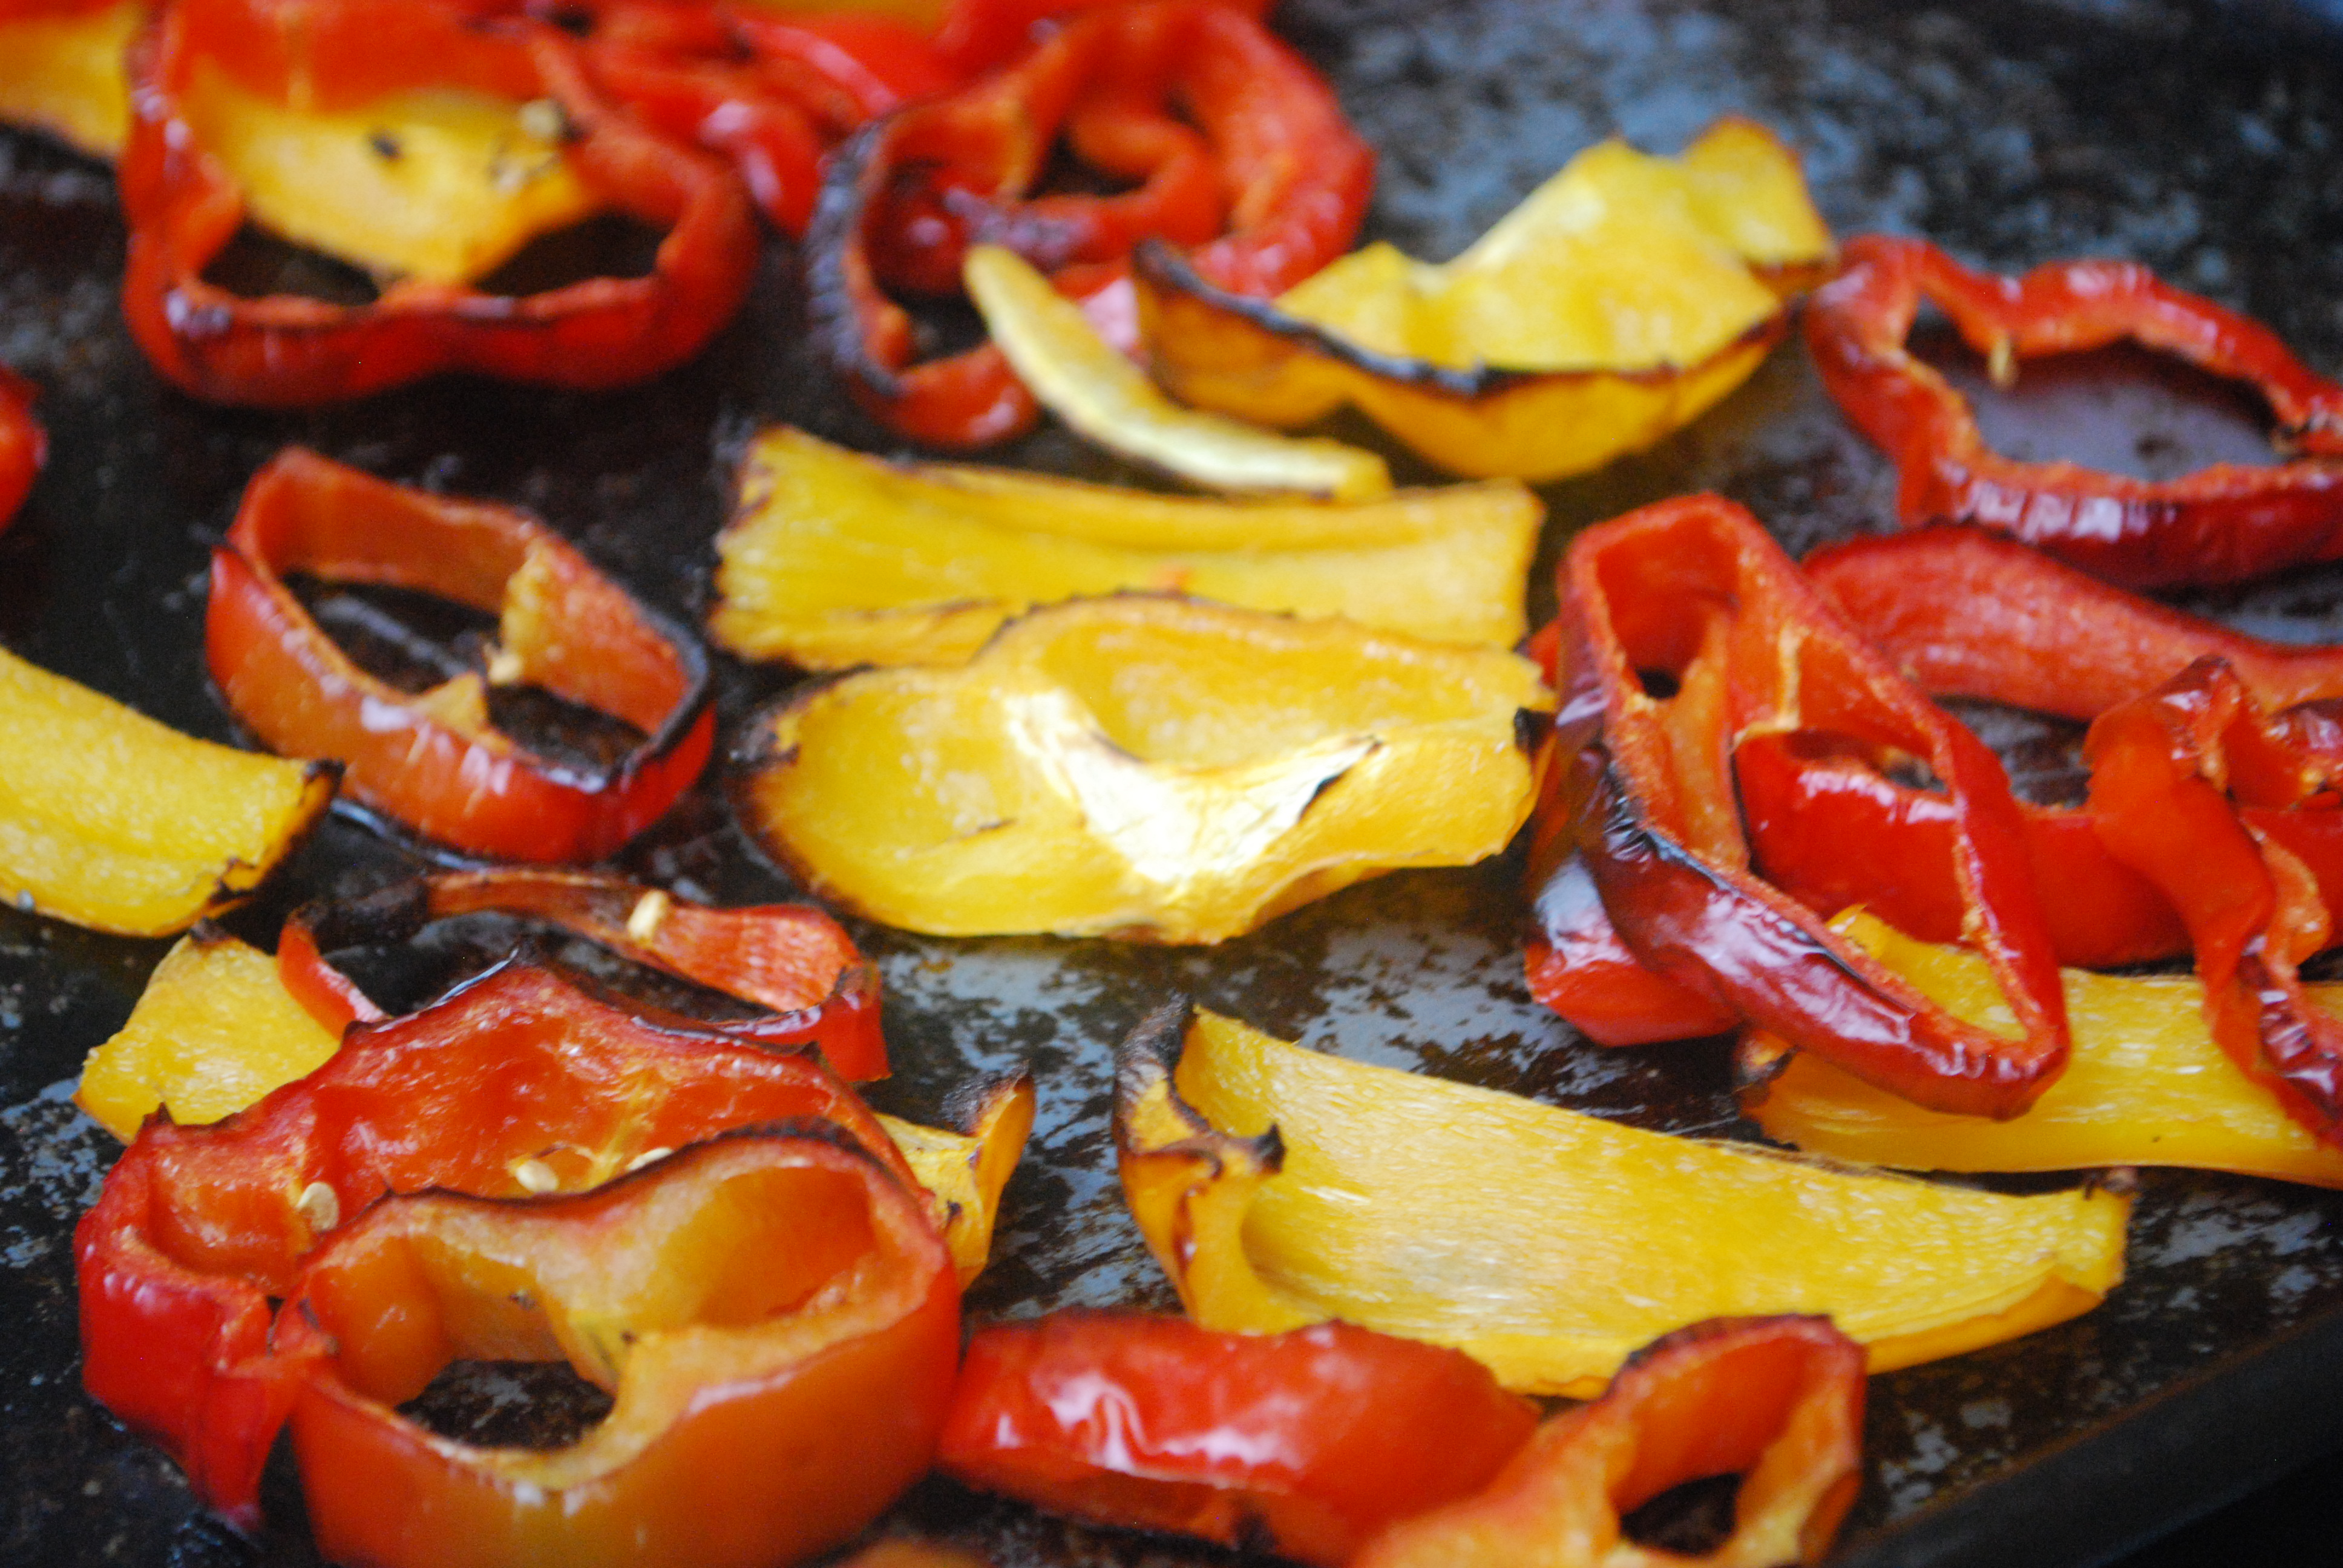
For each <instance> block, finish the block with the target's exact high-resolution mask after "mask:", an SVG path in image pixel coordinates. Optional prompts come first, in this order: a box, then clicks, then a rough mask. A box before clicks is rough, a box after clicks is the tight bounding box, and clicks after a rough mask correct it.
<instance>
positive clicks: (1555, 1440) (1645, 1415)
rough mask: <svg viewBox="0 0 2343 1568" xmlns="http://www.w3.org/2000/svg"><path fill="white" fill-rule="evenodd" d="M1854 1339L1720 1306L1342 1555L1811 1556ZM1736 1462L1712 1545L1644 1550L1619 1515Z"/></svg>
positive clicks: (1823, 1532)
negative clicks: (1437, 1506)
mask: <svg viewBox="0 0 2343 1568" xmlns="http://www.w3.org/2000/svg"><path fill="white" fill-rule="evenodd" d="M1863 1404H1864V1364H1863V1348H1862V1347H1861V1346H1860V1345H1857V1344H1856V1343H1855V1342H1853V1341H1852V1340H1849V1339H1848V1338H1847V1337H1846V1336H1845V1334H1842V1333H1840V1332H1838V1331H1837V1330H1836V1329H1835V1328H1833V1327H1832V1326H1831V1324H1830V1322H1829V1320H1828V1319H1825V1318H1812V1317H1778V1318H1720V1319H1716V1320H1714V1321H1712V1322H1704V1323H1695V1324H1694V1325H1693V1326H1692V1327H1690V1328H1686V1329H1680V1330H1678V1331H1677V1332H1674V1333H1672V1334H1669V1335H1667V1336H1666V1337H1665V1338H1663V1339H1660V1340H1655V1341H1654V1342H1652V1343H1651V1344H1649V1345H1646V1346H1645V1347H1644V1349H1643V1350H1641V1351H1638V1352H1636V1353H1635V1357H1634V1360H1633V1361H1631V1362H1628V1363H1627V1364H1626V1365H1625V1366H1624V1367H1623V1368H1622V1369H1620V1372H1619V1375H1618V1376H1617V1377H1615V1378H1614V1379H1613V1380H1612V1381H1611V1386H1610V1388H1609V1389H1608V1390H1606V1391H1605V1392H1604V1394H1603V1397H1602V1398H1600V1399H1598V1400H1596V1401H1594V1402H1593V1403H1591V1404H1585V1405H1582V1406H1580V1407H1579V1408H1578V1409H1576V1410H1574V1411H1570V1412H1565V1413H1564V1414H1562V1415H1558V1416H1555V1417H1554V1419H1552V1420H1551V1421H1549V1422H1546V1423H1545V1424H1544V1426H1543V1427H1541V1428H1539V1429H1538V1432H1537V1434H1536V1435H1535V1436H1534V1437H1532V1438H1531V1439H1530V1441H1529V1442H1528V1444H1527V1445H1526V1446H1525V1447H1523V1449H1522V1450H1521V1452H1519V1453H1517V1454H1515V1455H1514V1457H1513V1462H1511V1463H1509V1464H1508V1465H1507V1466H1506V1467H1505V1469H1504V1471H1503V1473H1501V1474H1500V1475H1498V1477H1497V1478H1496V1480H1495V1481H1494V1482H1493V1483H1491V1484H1490V1486H1489V1488H1488V1490H1487V1491H1485V1492H1483V1493H1481V1494H1480V1495H1478V1496H1476V1497H1473V1498H1470V1499H1467V1500H1466V1501H1464V1502H1463V1503H1455V1504H1453V1505H1452V1506H1450V1507H1448V1508H1446V1509H1443V1510H1442V1511H1440V1512H1438V1513H1432V1514H1428V1515H1426V1516H1424V1517H1423V1518H1420V1519H1414V1520H1410V1521H1408V1522H1406V1523H1402V1524H1399V1525H1397V1526H1394V1527H1393V1529H1392V1530H1391V1531H1389V1532H1388V1533H1385V1534H1384V1535H1383V1537H1382V1538H1381V1539H1380V1540H1378V1541H1375V1542H1373V1543H1372V1544H1370V1545H1369V1546H1368V1548H1367V1549H1366V1550H1365V1551H1364V1552H1363V1553H1360V1554H1359V1556H1358V1557H1356V1558H1355V1559H1353V1562H1354V1563H1356V1564H1357V1568H1453V1564H1457V1563H1538V1564H1541V1565H1542V1568H1606V1565H1607V1568H1627V1565H1629V1564H1634V1565H1637V1568H1641V1565H1644V1564H1651V1565H1653V1568H1657V1565H1658V1564H1660V1563H1678V1564H1685V1565H1687V1568H1694V1565H1699V1564H1711V1565H1714V1568H1778V1565H1782V1564H1787V1563H1819V1562H1821V1561H1822V1560H1823V1558H1824V1556H1825V1554H1827V1553H1828V1552H1829V1551H1830V1545H1831V1541H1832V1539H1833V1538H1834V1537H1835V1535H1836V1534H1837V1533H1838V1527H1839V1523H1840V1521H1841V1520H1843V1519H1845V1517H1846V1511H1847V1509H1848V1507H1849V1506H1850V1505H1851V1504H1853V1503H1854V1502H1855V1493H1856V1492H1857V1490H1859V1489H1860V1487H1861V1485H1862V1482H1863ZM1733 1473H1740V1474H1742V1476H1743V1478H1744V1479H1743V1482H1742V1485H1741V1490H1740V1492H1739V1493H1737V1494H1736V1495H1735V1498H1734V1503H1733V1533H1732V1534H1731V1535H1729V1536H1727V1537H1726V1538H1725V1541H1724V1543H1722V1544H1720V1545H1719V1546H1717V1548H1716V1549H1715V1551H1713V1552H1705V1553H1700V1554H1699V1555H1697V1556H1689V1557H1688V1556H1680V1555H1678V1554H1676V1553H1672V1552H1646V1551H1644V1550H1643V1549H1641V1548H1639V1547H1637V1546H1635V1545H1634V1543H1631V1542H1628V1541H1625V1540H1624V1539H1623V1536H1624V1531H1623V1529H1622V1527H1621V1524H1620V1516H1621V1515H1623V1514H1625V1513H1632V1512H1633V1511H1634V1510H1635V1509H1636V1508H1638V1507H1640V1506H1642V1505H1643V1504H1644V1503H1647V1502H1649V1501H1650V1500H1651V1499H1652V1498H1654V1497H1656V1496H1658V1495H1659V1494H1660V1493H1663V1492H1665V1491H1666V1490H1668V1489H1669V1488H1670V1487H1672V1486H1679V1485H1682V1484H1684V1483H1686V1482H1690V1481H1699V1480H1703V1479H1704V1478H1706V1477H1709V1476H1713V1475H1729V1474H1733Z"/></svg>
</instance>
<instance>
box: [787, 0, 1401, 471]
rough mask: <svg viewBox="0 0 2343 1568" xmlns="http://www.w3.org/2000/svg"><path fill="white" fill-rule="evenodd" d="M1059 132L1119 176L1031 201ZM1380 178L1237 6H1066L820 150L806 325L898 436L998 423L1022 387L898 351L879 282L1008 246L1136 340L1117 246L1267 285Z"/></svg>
mask: <svg viewBox="0 0 2343 1568" xmlns="http://www.w3.org/2000/svg"><path fill="white" fill-rule="evenodd" d="M1061 134H1062V135H1063V136H1064V137H1065V138H1066V140H1067V142H1068V143H1069V145H1070V146H1071V147H1072V148H1073V150H1074V151H1075V153H1076V154H1077V155H1078V156H1081V158H1082V159H1083V160H1084V161H1085V162H1086V163H1088V164H1089V165H1091V166H1092V167H1094V168H1096V169H1098V170H1100V171H1101V172H1102V173H1104V174H1106V175H1108V176H1111V177H1113V178H1115V179H1117V180H1120V181H1123V182H1126V183H1132V182H1135V183H1133V185H1132V188H1131V189H1127V190H1124V191H1121V192H1120V193H1119V194H1116V195H1112V196H1075V195H1041V196H1034V195H1031V191H1032V190H1033V187H1034V186H1036V184H1037V183H1038V182H1039V181H1040V179H1041V176H1042V174H1043V173H1044V171H1045V168H1046V166H1047V164H1048V161H1049V156H1050V152H1051V147H1052V146H1053V145H1054V144H1055V143H1056V142H1057V140H1058V139H1059V137H1060V136H1061ZM1373 177H1374V155H1373V153H1372V152H1371V151H1370V150H1369V149H1368V147H1367V146H1366V144H1365V143H1364V142H1363V141H1362V140H1360V138H1359V136H1358V135H1357V133H1355V132H1354V131H1353V130H1352V129H1351V127H1350V125H1349V123H1348V122H1347V121H1346V120H1345V119H1344V118H1343V117H1342V109H1341V107H1340V106H1339V105H1337V103H1336V102H1335V99H1334V95H1333V93H1332V89H1331V88H1329V87H1328V86H1327V85H1326V83H1325V81H1324V80H1323V79H1322V77H1320V76H1319V75H1318V74H1317V73H1316V72H1315V71H1314V70H1312V68H1311V67H1310V66H1309V65H1307V64H1306V63H1305V62H1304V61H1303V60H1302V58H1301V56H1299V55H1296V54H1294V53H1293V52H1292V50H1291V49H1289V48H1287V47H1286V46H1285V45H1283V44H1282V43H1280V42H1278V40H1277V39H1276V38H1275V37H1274V36H1272V35H1271V34H1270V32H1269V30H1268V29H1267V28H1266V27H1264V26H1262V25H1261V23H1259V22H1258V21H1256V20H1254V19H1253V17H1252V16H1251V15H1248V14H1247V13H1246V12H1245V11H1244V10H1242V9H1241V8H1237V7H1232V6H1228V5H1217V4H1212V0H1130V3H1126V4H1121V5H1109V6H1102V7H1100V8H1098V9H1095V10H1091V11H1086V12H1084V13H1082V14H1081V15H1076V16H1074V17H1073V18H1072V19H1071V20H1070V21H1068V22H1067V23H1066V24H1065V25H1064V26H1062V27H1061V28H1060V29H1059V31H1058V32H1056V33H1055V34H1054V35H1051V36H1050V37H1048V38H1046V39H1045V40H1043V41H1042V42H1041V44H1040V45H1038V46H1036V47H1035V48H1034V49H1033V50H1032V51H1031V53H1030V54H1028V55H1025V56H1024V57H1023V58H1022V59H1021V60H1019V61H1018V62H1017V63H1016V64H1014V65H1011V66H1009V67H1008V68H1006V69H1004V70H1003V71H1001V72H999V73H997V74H995V75H991V76H988V77H985V78H983V79H981V80H980V81H978V82H975V83H973V84H971V85H970V86H968V87H966V88H963V89H961V90H960V91H959V92H957V93H954V94H951V95H947V96H945V97H942V98H938V99H933V100H930V102H927V103H924V104H919V105H914V106H910V107H909V108H907V109H905V110H903V111H901V112H900V113H899V114H896V115H893V116H889V117H888V118H886V119H884V120H881V121H880V122H878V123H877V124H875V125H872V126H870V127H869V128H867V129H866V130H864V131H862V132H860V133H859V134H858V135H857V136H856V137H855V138H854V139H853V140H852V141H850V142H849V143H847V144H846V146H844V147H843V148H841V149H840V152H839V153H838V155H837V156H835V157H834V158H833V159H832V160H831V163H830V173H829V176H828V180H827V183H826V185H825V186H824V189H823V194H822V198H821V204H820V208H819V209H818V211H817V213H816V215H815V218H814V223H813V226H812V227H811V229H810V230H809V234H808V238H807V251H808V257H807V268H808V286H809V290H810V293H811V295H812V301H811V309H812V314H813V317H814V330H815V333H816V335H817V337H819V339H820V342H821V344H822V346H823V350H824V352H825V354H826V355H827V356H828V357H829V358H830V361H831V363H832V364H833V365H835V366H837V367H839V369H840V372H841V374H843V376H844V377H846V379H847V382H848V385H849V387H850V388H851V390H852V391H853V393H854V395H855V397H857V399H858V400H860V402H861V403H862V404H863V406H864V407H867V408H869V409H870V411H871V412H872V413H873V414H874V415H875V416H877V417H879V418H880V419H881V420H883V421H884V422H885V423H886V424H887V425H888V427H890V428H891V429H893V430H894V431H896V432H897V433H898V434H899V435H902V436H906V437H910V438H911V439H913V440H917V441H923V442H926V443H928V444H930V445H931V446H940V447H979V446H983V445H986V444H988V443H990V442H994V441H999V440H1002V439H1005V438H1007V437H1011V436H1013V435H1015V434H1017V433H1018V432H1020V431H1021V430H1023V429H1025V428H1026V427H1029V426H1030V425H1031V423H1032V421H1033V419H1034V417H1035V414H1036V408H1035V405H1034V402H1033V399H1032V397H1031V395H1030V394H1028V393H1027V392H1026V390H1025V388H1024V387H1023V385H1022V384H1021V382H1019V380H1018V379H1017V376H1016V373H1015V372H1014V371H1012V370H1011V368H1010V367H1009V364H1008V362H1007V361H1006V360H1005V359H1003V358H1002V357H1001V355H1000V353H999V352H998V351H997V350H995V349H994V348H992V347H990V345H987V346H984V347H979V348H976V349H972V350H970V351H968V352H966V353H962V354H958V355H953V356H950V357H945V358H940V359H930V360H927V361H925V362H922V363H917V364H915V363H913V358H914V349H913V342H912V336H913V335H912V329H911V322H910V317H909V316H908V315H906V314H905V312H904V311H903V309H902V307H900V306H899V305H897V304H896V303H895V302H894V301H893V300H892V299H891V298H890V297H889V294H888V291H889V290H890V288H891V289H895V290H899V291H901V292H904V293H910V294H930V295H934V294H952V293H956V292H958V290H959V287H960V267H961V264H962V261H963V260H964V258H965V255H966V251H967V248H968V246H970V245H971V244H981V243H992V244H1000V245H1003V246H1007V247H1008V248H1010V249H1011V250H1013V251H1015V252H1017V253H1018V254H1019V255H1020V256H1023V257H1024V258H1025V259H1026V260H1028V261H1030V262H1031V263H1033V264H1034V265H1035V266H1040V267H1041V268H1042V269H1043V270H1045V271H1047V272H1049V273H1051V276H1052V277H1053V278H1054V280H1055V281H1056V283H1057V286H1058V287H1059V288H1060V289H1061V291H1063V292H1065V293H1066V294H1068V295H1070V296H1071V297H1075V298H1077V299H1080V300H1081V301H1083V302H1084V305H1085V307H1086V308H1087V309H1088V310H1089V311H1090V312H1091V318H1092V320H1093V321H1095V322H1097V323H1098V324H1099V326H1100V327H1101V330H1102V331H1104V332H1105V334H1106V336H1107V337H1108V339H1109V340H1110V341H1111V342H1114V343H1116V344H1117V345H1119V346H1121V345H1125V344H1130V343H1134V342H1135V341H1136V337H1137V323H1136V320H1135V317H1134V316H1133V314H1132V312H1133V308H1134V307H1133V306H1132V304H1131V297H1130V285H1129V274H1128V271H1127V268H1126V266H1125V259H1126V258H1127V256H1129V254H1130V252H1131V246H1133V245H1135V244H1136V243H1138V241H1140V240H1141V239H1142V238H1145V237H1148V236H1159V237H1161V238H1164V239H1167V240H1170V241H1172V242H1173V243H1175V244H1178V245H1181V246H1195V247H1197V248H1196V249H1195V250H1194V252H1193V260H1194V263H1195V265H1196V266H1197V267H1198V269H1199V270H1200V271H1201V272H1202V274H1203V276H1206V277H1207V278H1210V279H1211V280H1212V281H1213V282H1214V283H1216V284H1219V285H1221V286H1224V287H1228V288H1232V289H1235V290H1237V291H1238V292H1240V293H1244V294H1275V293H1277V292H1279V291H1280V290H1282V289H1284V288H1286V287H1289V286H1292V284H1294V283H1297V282H1299V281H1300V280H1301V279H1302V278H1304V277H1307V276H1309V275H1310V274H1311V273H1312V272H1314V271H1316V270H1317V269H1318V268H1319V267H1321V266H1324V265H1325V264H1326V263H1327V262H1328V261H1329V260H1331V259H1332V258H1333V257H1334V256H1337V255H1339V254H1340V253H1341V252H1342V248H1343V246H1347V245H1348V244H1349V243H1350V240H1351V236H1352V235H1353V233H1354V232H1355V231H1356V229H1357V226H1358V223H1359V220H1360V217H1361V216H1362V215H1363V213H1364V211H1365V208H1366V201H1367V196H1368V191H1369V188H1370V186H1372V184H1373Z"/></svg>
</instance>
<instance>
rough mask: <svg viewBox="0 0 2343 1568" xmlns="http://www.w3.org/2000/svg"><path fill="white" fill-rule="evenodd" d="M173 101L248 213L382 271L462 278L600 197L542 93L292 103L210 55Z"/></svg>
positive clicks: (281, 232)
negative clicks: (513, 98)
mask: <svg viewBox="0 0 2343 1568" xmlns="http://www.w3.org/2000/svg"><path fill="white" fill-rule="evenodd" d="M181 109H182V112H183V113H184V114H185V116H186V120H187V123H188V124H189V125H190V126H193V127H194V129H195V131H196V136H198V137H199V138H200V139H201V141H202V142H203V144H204V146H205V147H206V149H207V150H208V151H209V152H210V153H211V154H212V155H213V156H216V157H217V158H218V159H219V160H220V162H221V163H222V164H223V165H225V166H226V168H227V170H228V172H229V174H230V175H231V176H232V177H233V178H234V179H235V181H236V184H237V186H239V187H240V188H241V189H242V191H243V194H244V200H245V206H246V212H247V215H248V216H250V217H251V219H252V220H253V221H254V222H256V223H257V224H259V225H260V226H262V227H263V228H266V229H267V230H268V231H269V232H270V233H272V234H275V235H277V236H280V237H282V238H285V239H287V240H291V241H292V242H293V243H295V244H297V245H302V246H308V247H309V248H311V249H313V250H317V251H322V252H324V253H325V254H326V255H327V256H336V257H338V258H339V259H341V260H343V261H347V262H348V263H350V264H351V265H353V266H359V267H363V268H365V269H366V270H367V271H368V272H370V273H373V274H374V275H375V276H377V277H380V278H385V279H388V278H412V279H415V280H417V281H418V282H423V283H450V284H453V283H468V282H472V281H474V280H476V279H478V278H479V277H481V276H485V275H487V274H488V273H490V272H493V271H495V270H496V268H497V267H498V266H500V265H501V264H503V263H504V262H505V261H507V260H508V259H509V258H510V257H511V256H513V254H514V253H515V252H516V251H518V250H519V249H520V248H521V246H525V245H527V244H528V242H529V241H530V240H532V239H534V238H536V237H537V236H538V235H541V234H547V233H550V232H551V231H553V230H555V229H558V228H564V227H567V226H569V225H571V224H574V223H577V222H578V221H579V220H581V219H583V218H586V217H588V216H591V215H592V214H593V213H594V212H595V211H596V210H597V208H598V206H599V203H598V200H597V199H596V197H595V196H594V195H593V193H592V192H591V191H589V190H588V188H587V186H586V184H585V182H584V181H583V180H581V179H580V178H578V175H577V173H576V172H575V171H574V170H572V169H571V168H570V166H569V163H568V159H567V158H566V157H565V156H563V154H562V150H561V143H562V136H563V126H562V120H561V115H560V112H559V110H558V108H557V107H556V106H554V104H553V103H552V102H551V101H550V100H546V101H544V102H541V103H538V104H516V103H509V102H507V101H506V100H504V99H501V98H496V97H491V96H489V95H486V94H482V93H471V92H458V91H450V90H435V91H418V92H407V93H397V94H392V95H388V96H386V97H384V98H381V99H378V100H377V101H375V102H373V103H370V104H367V105H365V106H362V107H359V108H355V109H332V110H325V109H316V108H305V107H297V106H288V105H287V104H283V103H280V102H278V101H277V100H276V99H274V98H271V97H268V96H266V95H263V94H259V93H255V92H252V91H250V90H249V89H247V88H246V87H245V86H244V85H241V84H240V83H238V82H237V81H236V80H235V78H233V77H232V76H230V75H228V74H227V73H226V72H225V71H223V70H221V69H220V68H219V67H218V66H216V65H212V64H210V63H208V62H206V63H204V64H201V65H198V66H197V67H196V71H195V75H194V79H193V80H192V81H191V82H190V83H189V84H188V86H187V89H186V93H185V94H184V95H183V96H182V98H181Z"/></svg>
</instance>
